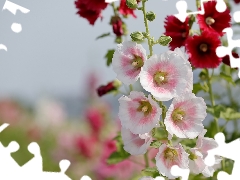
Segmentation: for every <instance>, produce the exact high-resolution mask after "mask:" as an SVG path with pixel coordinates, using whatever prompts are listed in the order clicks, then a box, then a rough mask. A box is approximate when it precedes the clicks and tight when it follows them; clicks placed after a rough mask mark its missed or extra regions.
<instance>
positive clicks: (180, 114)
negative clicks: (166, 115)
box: [172, 109, 185, 121]
mask: <svg viewBox="0 0 240 180" xmlns="http://www.w3.org/2000/svg"><path fill="white" fill-rule="evenodd" d="M184 116H185V112H184V111H183V110H181V109H175V110H174V111H173V113H172V119H173V121H182V120H183V118H184Z"/></svg>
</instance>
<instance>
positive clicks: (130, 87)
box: [129, 84, 133, 92]
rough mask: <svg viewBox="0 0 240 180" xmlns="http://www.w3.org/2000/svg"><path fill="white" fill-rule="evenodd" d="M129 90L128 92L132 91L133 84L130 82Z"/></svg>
mask: <svg viewBox="0 0 240 180" xmlns="http://www.w3.org/2000/svg"><path fill="white" fill-rule="evenodd" d="M129 90H130V92H131V91H133V85H132V84H130V85H129Z"/></svg>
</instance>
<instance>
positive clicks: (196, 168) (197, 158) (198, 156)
mask: <svg viewBox="0 0 240 180" xmlns="http://www.w3.org/2000/svg"><path fill="white" fill-rule="evenodd" d="M190 152H191V153H190V155H189V169H190V171H191V172H192V173H194V174H199V173H202V172H203V170H204V169H205V168H206V164H205V162H204V160H203V155H202V153H200V152H199V151H198V150H197V149H196V148H192V149H190Z"/></svg>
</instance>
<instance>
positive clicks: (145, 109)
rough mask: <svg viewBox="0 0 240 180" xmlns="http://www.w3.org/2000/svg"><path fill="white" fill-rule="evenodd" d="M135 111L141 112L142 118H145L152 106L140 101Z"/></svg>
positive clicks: (147, 102)
mask: <svg viewBox="0 0 240 180" xmlns="http://www.w3.org/2000/svg"><path fill="white" fill-rule="evenodd" d="M137 111H138V112H143V113H144V116H147V115H148V114H150V113H151V112H152V105H151V104H150V102H149V101H140V102H139V106H138V108H137Z"/></svg>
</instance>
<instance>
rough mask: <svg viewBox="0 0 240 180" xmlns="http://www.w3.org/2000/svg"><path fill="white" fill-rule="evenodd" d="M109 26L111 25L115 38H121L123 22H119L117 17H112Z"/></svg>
mask: <svg viewBox="0 0 240 180" xmlns="http://www.w3.org/2000/svg"><path fill="white" fill-rule="evenodd" d="M111 25H112V28H113V33H114V34H115V35H116V36H117V37H121V36H122V35H123V34H124V31H123V22H122V20H121V18H120V17H119V16H114V17H112V19H111Z"/></svg>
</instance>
